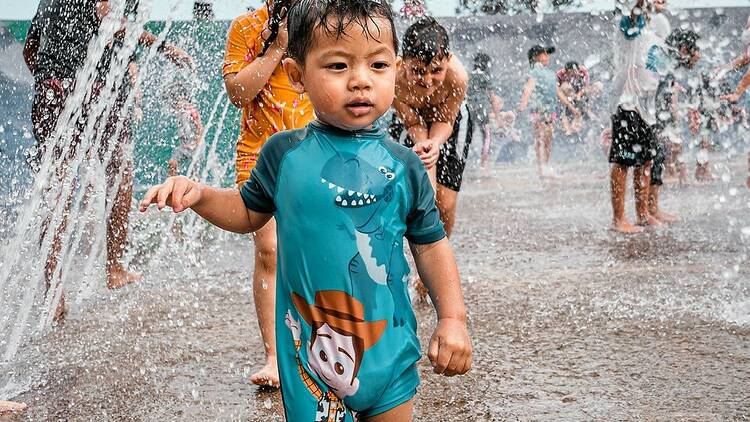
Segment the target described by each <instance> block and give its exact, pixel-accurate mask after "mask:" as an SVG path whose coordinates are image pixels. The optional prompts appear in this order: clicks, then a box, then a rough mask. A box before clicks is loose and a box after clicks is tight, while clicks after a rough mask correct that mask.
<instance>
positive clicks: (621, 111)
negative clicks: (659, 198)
mask: <svg viewBox="0 0 750 422" xmlns="http://www.w3.org/2000/svg"><path fill="white" fill-rule="evenodd" d="M646 1H647V0H632V1H629V2H628V3H629V6H631V7H630V8H629V9H628V10H629V13H628V14H626V15H624V16H623V17H622V19H621V20H620V25H619V28H618V32H619V38H620V41H619V48H618V56H617V63H616V69H617V72H618V73H617V75H616V76H615V79H614V81H613V84H612V96H611V106H610V111H611V112H612V131H611V137H612V146H611V148H610V150H609V162H610V163H611V164H612V171H611V174H610V188H611V196H612V229H613V230H616V231H619V232H623V233H638V232H642V231H643V228H642V227H639V226H646V225H659V224H660V223H659V220H657V219H656V218H655V217H654V216H652V215H651V214H650V213H649V210H648V193H649V184H650V174H649V173H650V170H651V164H652V163H651V161H652V160H653V158H654V154H655V148H656V138H655V135H654V131H653V128H652V125H654V124H655V123H656V116H655V113H654V110H655V102H656V90H657V88H658V85H659V75H658V73H657V72H656V71H654V66H655V65H654V64H652V65H647V61H649V60H651V59H657V58H658V57H659V56H658V55H652V53H657V52H658V51H662V50H663V41H661V40H660V39H659V38H658V37H657V36H656V35H654V33H653V32H651V31H647V30H645V28H646V24H647V22H648V13H647V10H646ZM630 167H633V168H634V170H633V187H634V191H635V205H636V214H637V224H638V226H633V225H632V224H630V222H629V221H628V219H627V217H626V216H625V189H626V179H627V176H628V169H629V168H630Z"/></svg>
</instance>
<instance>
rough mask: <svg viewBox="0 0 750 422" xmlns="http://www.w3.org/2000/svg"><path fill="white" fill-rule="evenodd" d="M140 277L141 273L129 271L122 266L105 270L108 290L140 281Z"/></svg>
mask: <svg viewBox="0 0 750 422" xmlns="http://www.w3.org/2000/svg"><path fill="white" fill-rule="evenodd" d="M142 278H143V274H141V273H131V272H128V271H125V269H124V268H122V267H119V268H113V269H109V270H107V287H108V288H109V289H110V290H116V289H119V288H121V287H125V286H127V285H128V284H130V283H135V282H137V281H141V279H142Z"/></svg>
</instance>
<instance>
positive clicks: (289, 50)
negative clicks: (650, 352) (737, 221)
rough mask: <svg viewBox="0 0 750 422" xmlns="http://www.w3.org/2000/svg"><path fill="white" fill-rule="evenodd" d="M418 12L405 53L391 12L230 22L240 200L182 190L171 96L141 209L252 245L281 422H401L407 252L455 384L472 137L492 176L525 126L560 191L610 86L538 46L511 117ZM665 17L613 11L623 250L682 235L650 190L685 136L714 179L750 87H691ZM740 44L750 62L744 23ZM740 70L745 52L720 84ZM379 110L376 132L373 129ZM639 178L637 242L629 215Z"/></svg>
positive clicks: (465, 344)
mask: <svg viewBox="0 0 750 422" xmlns="http://www.w3.org/2000/svg"><path fill="white" fill-rule="evenodd" d="M104 3H106V2H104ZM415 4H417V3H414V4H413V2H406V6H405V10H407V9H408V11H409V14H410V17H413V18H415V19H416V21H415V22H414V23H413V24H412V25H410V26H409V28H408V29H407V30H406V31H405V33H404V35H403V38H402V41H401V42H400V41H399V39H398V37H397V34H396V30H395V26H394V22H393V14H392V11H391V8H390V6H389V5H388V3H387V2H384V1H364V2H363V1H359V0H331V1H328V2H317V1H312V0H296V1H295V0H269V1H267V4H266V5H265V6H263V7H261V8H259V9H257V10H253V11H250V12H248V13H247V14H244V15H242V16H240V17H238V18H237V19H235V20H234V21H233V22H232V25H231V28H230V31H229V35H228V40H227V46H226V52H225V60H224V65H223V72H222V74H223V77H224V82H225V88H226V91H227V93H228V95H229V98H230V99H231V101H232V103H233V104H234V105H236V106H237V107H239V108H241V109H242V111H243V114H242V119H241V121H240V124H241V130H240V137H239V139H238V141H237V149H236V171H237V179H236V187H235V188H232V189H217V188H213V187H209V186H205V185H201V184H199V183H196V182H194V181H192V180H191V179H190V178H188V177H185V176H179V174H181V173H182V174H184V173H185V165H184V164H185V163H187V162H189V161H188V159H190V158H192V156H193V154H194V152H195V150H196V147H197V146H198V145H200V142H201V140H202V136H203V126H202V123H201V118H200V111H199V110H198V109H197V107H196V105H195V101H194V99H193V98H192V97H191V95H190V92H189V91H190V90H189V89H188V88H186V87H185V86H184V84H181V83H175V86H174V87H173V89H170V90H169V92H170V94H169V98H168V99H169V101H168V105H169V108H170V113H172V114H173V116H174V117H175V120H176V121H177V123H178V129H179V130H178V138H179V139H180V144H179V145H178V147H177V148H175V152H174V154H173V155H172V157H171V159H170V160H169V162H168V168H169V170H168V172H169V176H170V177H169V178H168V179H167V180H166V181H165V182H164V183H163V184H161V185H158V186H154V187H153V188H151V189H150V190H149V191H148V192H147V194H146V195H145V197H144V198H143V200H142V202H141V203H140V207H139V208H140V210H141V211H142V212H145V211H146V209H147V208H148V207H149V206H150V205H152V204H156V205H157V206H158V208H160V209H161V208H164V207H171V208H172V209H173V210H174V211H175V212H183V211H185V210H187V209H192V210H193V211H195V212H196V213H197V214H199V215H200V216H201V217H203V218H204V219H205V220H207V221H209V222H210V223H212V224H214V225H216V226H218V227H220V228H222V229H224V230H228V231H232V232H237V233H254V235H253V236H254V241H255V269H254V274H253V276H252V278H253V291H254V299H255V305H256V311H257V313H258V320H259V325H260V332H261V336H262V338H263V342H264V344H265V347H266V356H267V360H266V363H265V365H264V366H263V367H262V368H261V369H260V370H259V371H258V372H257V373H255V374H254V375H253V376H252V377H251V381H252V382H254V383H256V384H259V385H265V386H270V387H279V386H280V385H281V386H283V389H282V398H283V402H284V409H285V412H286V417H287V419H288V420H309V419H312V420H316V421H334V420H335V421H353V420H370V421H381V420H382V421H391V420H395V421H400V420H410V419H411V415H412V412H413V398H414V396H415V394H416V388H417V385H418V384H419V377H418V373H417V368H416V362H417V360H418V359H419V357H420V355H421V348H420V345H419V342H418V340H417V337H416V325H417V324H416V319H415V316H414V313H413V311H412V308H411V305H410V300H409V294H408V285H407V284H408V283H407V281H408V280H409V277H408V276H409V274H410V269H409V264H408V261H407V260H406V258H405V255H404V246H405V244H404V239H406V241H407V242H406V243H407V244H408V245H409V247H410V249H411V252H412V254H413V256H414V262H415V266H416V270H417V273H418V276H419V277H418V279H420V280H423V281H424V285H423V289H424V290H423V291H424V292H426V293H429V295H430V297H431V299H432V302H433V305H434V306H435V309H436V311H437V314H438V321H437V325H436V327H435V330H434V333H433V335H432V337H431V340H430V343H429V345H428V348H427V355H428V357H429V359H430V361H431V363H432V365H433V368H434V371H435V372H436V373H439V374H444V375H447V376H452V375H459V374H464V373H466V372H467V371H468V370H469V369H470V367H471V362H472V348H471V342H470V339H469V334H468V331H467V327H466V319H467V316H466V310H465V307H464V303H463V299H462V294H461V284H460V278H459V275H458V269H457V266H456V261H455V258H454V257H453V252H452V250H451V247H450V244H449V241H448V238H449V237H450V235H451V234H452V232H453V229H454V225H455V219H456V205H457V201H458V193H459V191H460V189H461V186H462V182H463V173H464V169H465V167H466V165H467V157H468V154H469V149H470V146H471V143H472V139H473V134H474V133H479V134H480V136H481V140H482V146H481V163H480V164H481V167H482V168H485V167H487V166H488V165H489V164H490V160H491V157H492V151H493V139H494V140H497V139H499V138H503V137H505V138H508V139H512V140H516V141H517V140H519V139H520V134H519V132H518V131H517V130H516V129H515V127H514V124H515V122H516V119H517V116H518V115H520V114H521V113H526V112H527V111H528V114H529V117H530V120H531V122H532V127H533V139H534V144H533V149H534V152H535V154H536V165H537V171H538V173H539V176H540V177H542V178H545V179H547V178H557V177H559V176H558V174H557V173H556V172H555V171H554V170H553V169H552V168H551V167H550V161H551V155H552V154H551V153H552V146H553V137H554V133H555V125H556V122H558V121H560V122H561V125H562V130H563V132H564V133H565V135H567V136H576V135H579V134H581V133H582V132H583V130H584V126H585V123H584V122H585V120H586V119H595V118H596V114H597V112H596V110H595V106H594V105H593V104H594V103H595V102H596V101H597V99H598V98H599V97H600V96H601V95H602V91H603V85H602V83H601V82H594V83H592V82H591V81H590V75H589V70H588V69H587V68H586V67H585V66H583V65H582V64H580V63H578V62H575V61H569V62H567V63H566V64H565V65H564V67H563V68H562V69H559V70H558V71H554V70H552V69H551V68H550V63H551V55H552V54H554V53H555V51H556V50H555V47H552V46H543V45H534V46H532V47H531V48H530V49H529V50H528V53H527V59H528V62H529V66H530V70H529V74H528V79H527V82H526V84H525V86H524V88H523V91H522V92H521V93H520V103H519V106H518V108H517V110H516V111H515V112H514V111H507V110H504V100H503V98H502V97H501V95H500V94H499V91H498V88H497V86H496V84H495V82H494V77H493V73H492V64H493V59H492V57H491V56H490V55H488V54H486V53H478V54H476V55H475V56H474V59H473V66H472V70H471V71H467V70H466V69H465V67H464V64H463V63H462V62H461V61H460V60H459V58H458V57H457V56H456V55H454V54H453V53H452V52H451V49H450V39H449V36H448V31H447V30H446V29H445V28H444V27H443V26H442V25H440V24H439V23H438V22H437V21H436V20H435V19H433V18H429V17H423V18H418V19H417V17H418V15H420V14H421V13H417V12H419V10H418V8H416V6H415ZM666 7H667V3H666V0H622V1H621V11H622V17H621V19H620V21H619V25H618V27H617V37H616V38H617V57H616V64H615V65H616V69H615V70H616V74H615V77H614V80H613V82H612V85H611V87H610V90H611V95H610V98H611V102H610V106H609V114H610V115H611V127H610V128H609V129H608V130H606V131H605V132H604V134H603V139H605V140H606V143H605V147H606V151H607V154H608V160H609V162H610V163H611V173H610V191H611V201H612V209H613V221H612V228H613V229H614V230H616V231H619V232H624V233H638V232H641V231H643V230H644V229H643V228H644V227H646V226H659V225H663V224H666V223H672V222H674V221H676V220H677V216H676V215H674V214H670V213H668V212H665V211H664V210H662V209H661V207H660V190H661V186H662V185H663V183H664V181H665V180H683V181H684V179H685V178H686V169H685V167H686V166H685V163H684V160H683V159H682V158H681V153H682V149H683V141H682V139H681V138H682V137H681V122H683V121H684V120H687V122H688V126H689V130H690V131H691V133H692V134H693V135H694V136H698V137H699V139H700V141H699V142H698V145H697V146H698V147H699V150H700V151H699V153H698V155H697V163H696V174H695V177H696V179H698V180H704V181H705V180H711V179H712V175H711V172H710V165H709V163H708V150H709V149H710V148H711V136H712V134H713V133H715V131H717V130H718V129H719V127H720V125H722V124H727V122H728V121H729V120H730V119H733V118H735V117H736V116H742V112H743V110H741V109H740V108H738V107H735V106H732V104H734V103H737V101H738V100H739V99H740V97H741V96H742V94H743V93H744V91H745V89H746V88H747V86H748V85H750V71H748V74H747V75H745V77H744V78H743V79H742V81H741V82H740V83H739V86H738V87H737V88H736V90H734V91H732V90H731V87H729V88H724V89H722V88H721V85H720V84H717V83H715V81H714V80H713V79H712V78H710V77H708V76H706V77H704V78H703V80H702V83H701V84H698V85H695V84H692V85H691V84H688V83H687V82H686V81H684V80H683V79H684V78H685V77H686V76H685V75H686V74H689V73H690V70H691V69H693V68H694V67H695V65H696V63H697V62H698V61H699V60H700V58H701V51H700V48H699V46H698V39H699V35H698V34H697V33H695V32H693V31H690V30H685V29H681V28H678V29H675V30H672V29H671V25H670V24H669V21H668V18H667V17H666V14H665V10H666ZM412 15H413V16H412ZM742 37H743V40H744V39H745V38H747V41H746V44H748V45H750V20H748V28H747V29H746V30H745V32H744V33H743V35H742ZM399 50H401V52H399ZM748 63H750V51H746V52H744V54H743V55H741V56H740V57H738V58H737V59H736V60H734V61H733V62H732V63H731V64H730V65H728V66H730V67H731V68H735V69H739V68H741V67H743V66H746V65H747V64H748ZM390 109H393V110H394V113H393V117H392V121H390V122H389V124H388V127H387V130H385V129H383V128H380V127H379V125H377V124H375V122H376V120H377V119H379V118H380V117H381V116H383V115H384V114H385V113H386V112H387V111H388V110H390ZM631 168H632V173H633V187H634V191H635V205H636V206H635V209H636V221H635V224H631V223H630V220H629V219H628V218H627V217H626V215H625V191H626V185H627V181H626V179H627V176H628V174H629V172H630V169H631ZM748 170H749V172H750V155H749V156H748ZM747 184H748V187H749V188H750V176H749V177H748V181H747ZM300 197H305V198H306V202H305V204H304V206H301V203H300V202H299V198H300ZM277 236H278V240H277ZM421 283H422V282H421V281H420V282H419V285H422V284H421ZM424 286H426V287H424ZM14 406H15V407H14ZM6 408H7V409H11V410H15V411H20V410H22V406H19V405H17V404H14V403H10V402H0V412H2V411H4V410H5V409H6Z"/></svg>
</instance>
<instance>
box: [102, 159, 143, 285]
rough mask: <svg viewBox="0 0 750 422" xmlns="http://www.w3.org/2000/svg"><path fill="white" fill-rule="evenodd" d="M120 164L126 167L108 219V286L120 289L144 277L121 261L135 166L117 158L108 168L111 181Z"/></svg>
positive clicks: (125, 239)
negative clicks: (121, 161) (130, 270)
mask: <svg viewBox="0 0 750 422" xmlns="http://www.w3.org/2000/svg"><path fill="white" fill-rule="evenodd" d="M118 153H119V152H118ZM120 166H125V169H123V171H122V179H121V180H120V186H119V187H118V191H117V196H116V197H115V199H114V201H115V202H114V204H113V205H112V213H111V214H110V215H109V219H108V220H107V287H109V288H110V289H118V288H120V287H123V286H125V285H127V284H130V283H133V282H136V281H138V280H140V279H141V277H142V275H141V274H140V273H129V272H128V271H126V270H125V268H124V267H123V266H122V262H121V260H122V255H123V252H124V251H125V244H126V242H127V239H128V220H129V215H130V205H131V203H132V202H133V167H132V164H130V163H120V162H119V159H115V160H113V164H112V165H110V168H108V169H107V170H108V173H109V174H108V177H109V178H110V183H111V182H114V179H115V178H116V175H117V174H118V173H119V169H120Z"/></svg>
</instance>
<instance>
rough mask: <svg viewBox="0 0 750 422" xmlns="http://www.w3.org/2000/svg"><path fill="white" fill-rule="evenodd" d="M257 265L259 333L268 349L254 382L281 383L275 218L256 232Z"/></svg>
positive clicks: (263, 383)
mask: <svg viewBox="0 0 750 422" xmlns="http://www.w3.org/2000/svg"><path fill="white" fill-rule="evenodd" d="M253 241H254V242H255V269H254V270H253V300H254V302H255V312H256V314H257V315H258V325H259V326H260V336H261V339H262V340H263V346H264V348H265V351H266V363H265V365H264V366H263V367H262V368H261V369H260V370H259V371H258V372H256V373H255V374H253V375H252V376H251V377H250V381H252V382H253V384H257V385H263V386H270V387H278V386H279V370H278V368H277V364H276V331H275V325H274V324H275V321H276V316H275V310H276V220H274V219H271V220H270V221H269V222H268V223H266V225H265V226H263V228H262V229H260V230H258V231H257V232H255V234H253Z"/></svg>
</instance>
